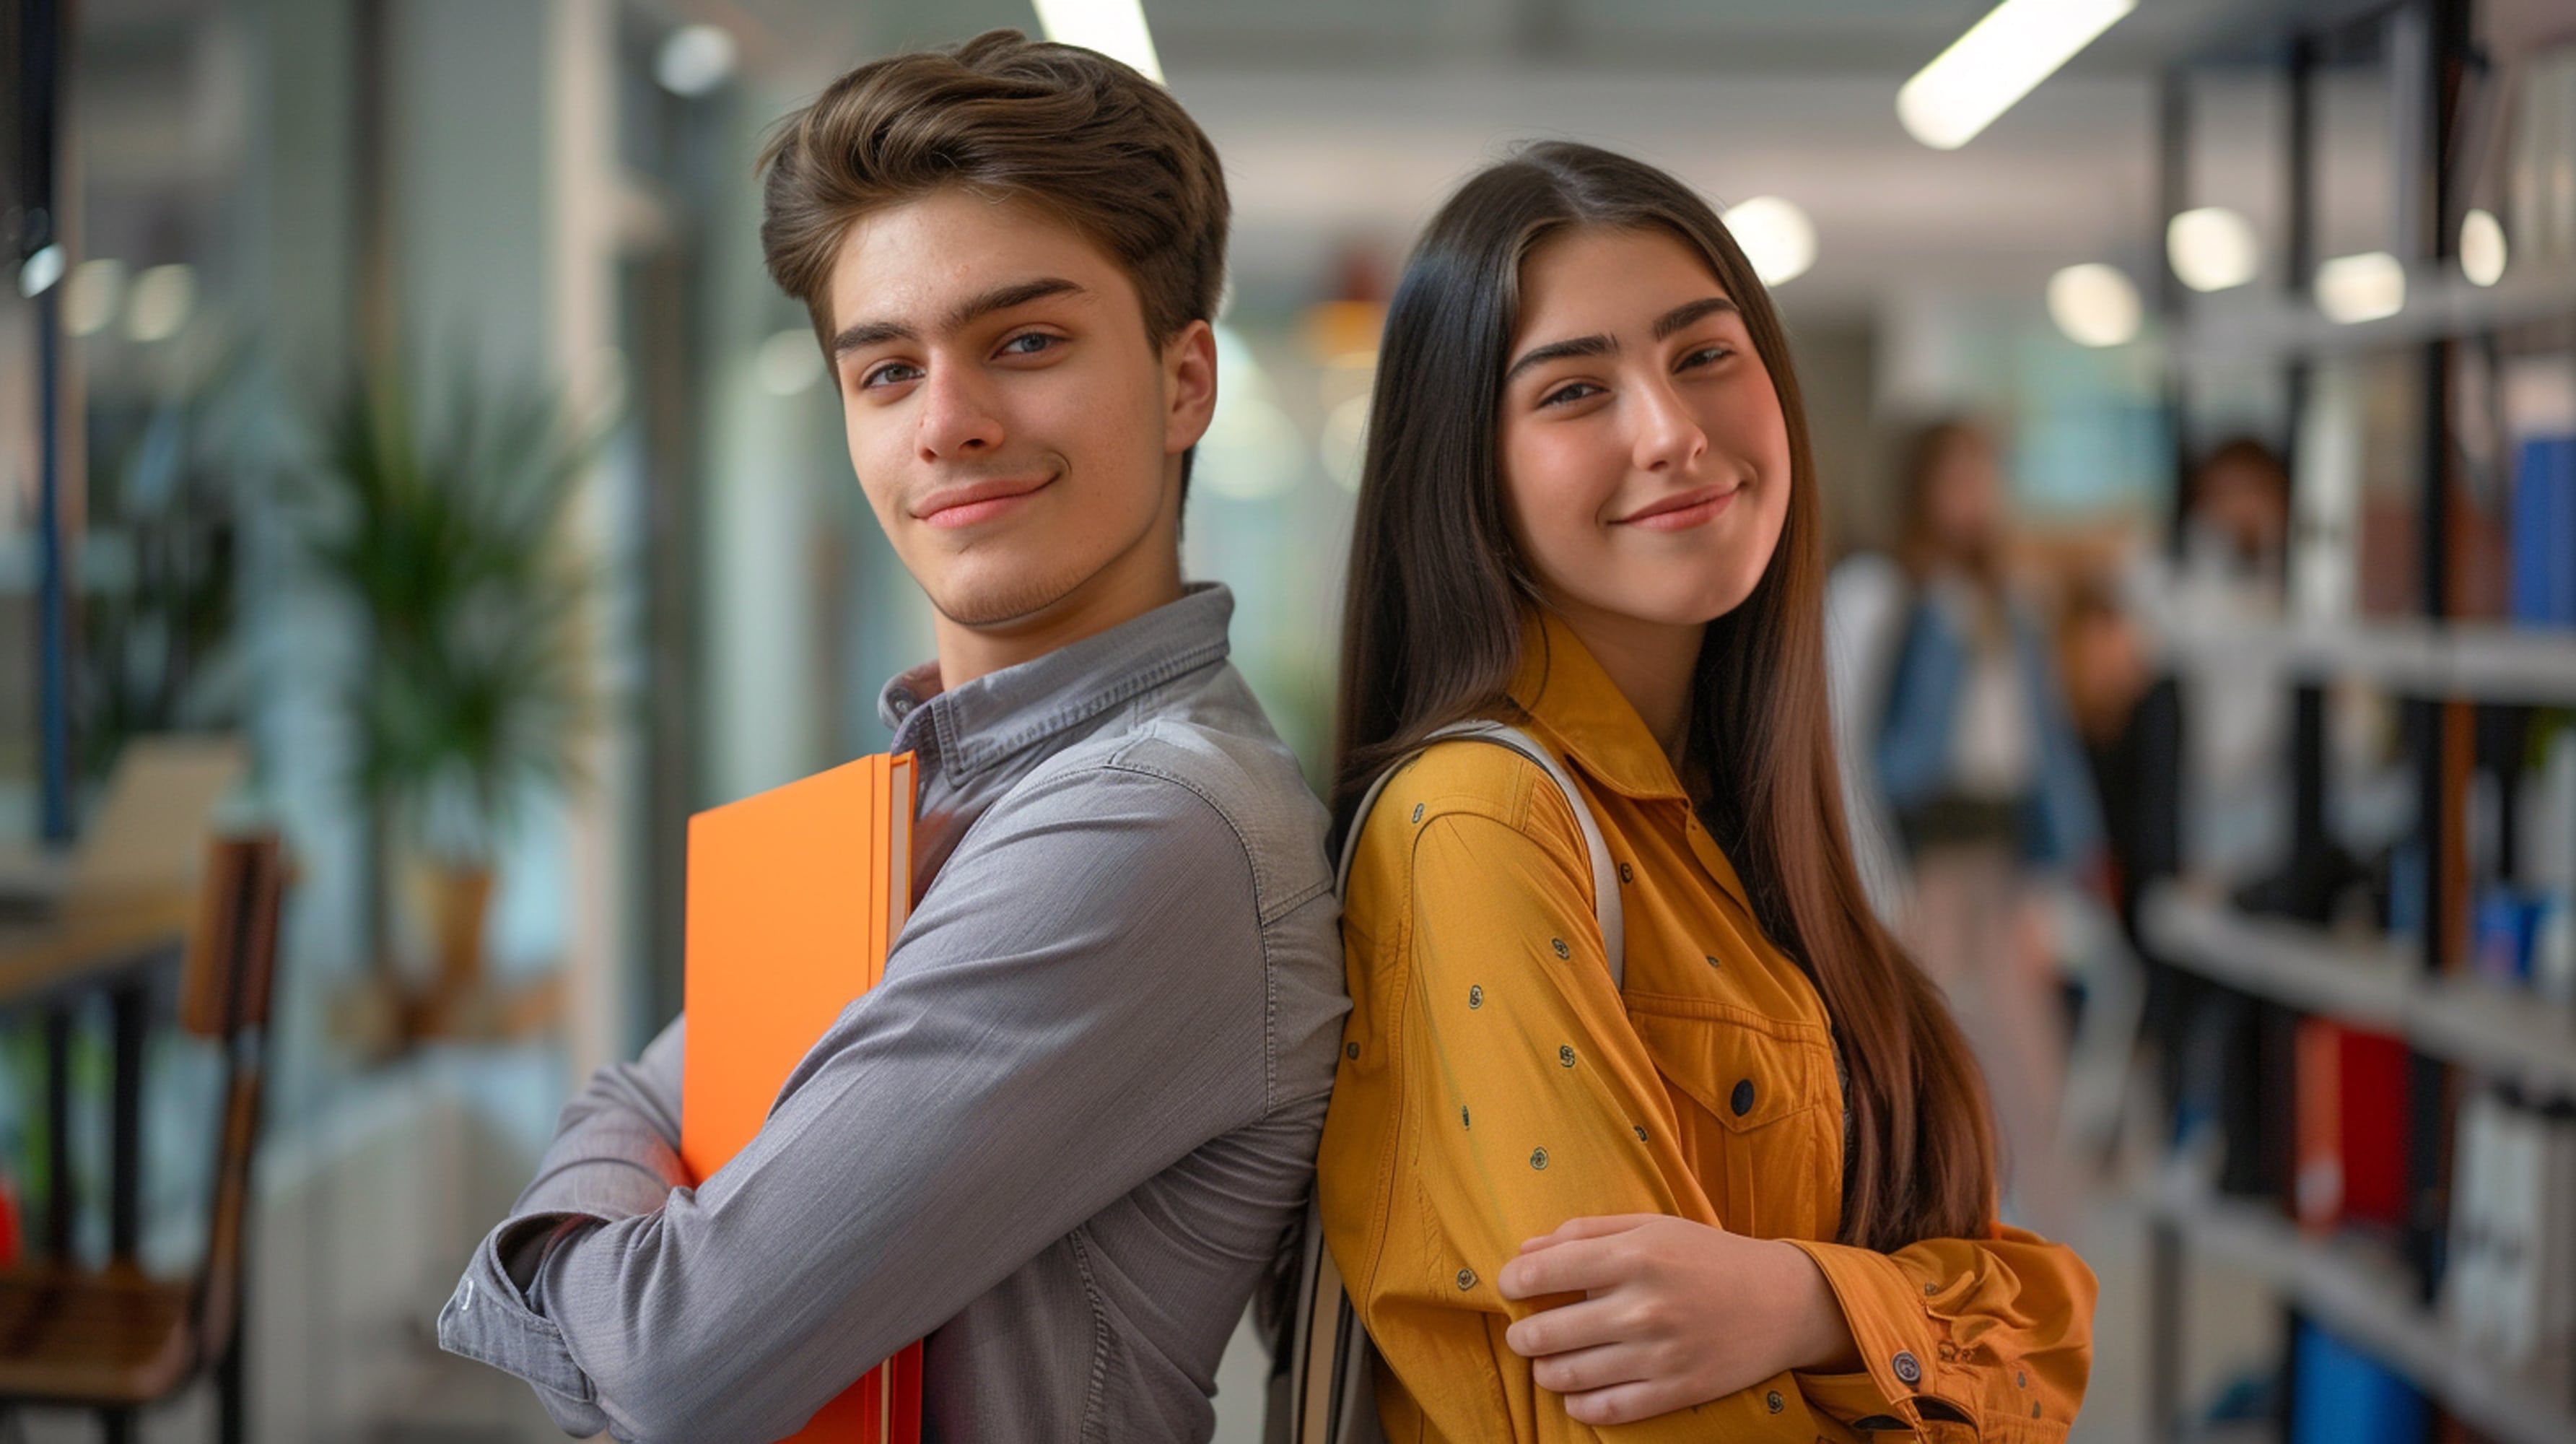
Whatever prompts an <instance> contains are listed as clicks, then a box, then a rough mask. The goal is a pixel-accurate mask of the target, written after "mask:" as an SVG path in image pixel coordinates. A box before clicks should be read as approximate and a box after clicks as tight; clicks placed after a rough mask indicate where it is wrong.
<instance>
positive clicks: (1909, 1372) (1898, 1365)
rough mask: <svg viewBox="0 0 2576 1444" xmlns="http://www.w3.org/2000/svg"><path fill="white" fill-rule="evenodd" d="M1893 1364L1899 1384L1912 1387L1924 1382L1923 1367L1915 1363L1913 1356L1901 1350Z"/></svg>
mask: <svg viewBox="0 0 2576 1444" xmlns="http://www.w3.org/2000/svg"><path fill="white" fill-rule="evenodd" d="M1893 1363H1894V1366H1895V1369H1896V1378H1897V1381H1898V1382H1899V1383H1902V1384H1905V1385H1908V1386H1909V1387H1910V1386H1912V1385H1915V1384H1920V1383H1922V1382H1923V1366H1922V1365H1921V1364H1919V1363H1917V1362H1915V1359H1914V1356H1913V1355H1912V1354H1909V1353H1905V1352H1904V1351H1902V1350H1899V1351H1898V1353H1897V1355H1896V1358H1895V1359H1894V1361H1893Z"/></svg>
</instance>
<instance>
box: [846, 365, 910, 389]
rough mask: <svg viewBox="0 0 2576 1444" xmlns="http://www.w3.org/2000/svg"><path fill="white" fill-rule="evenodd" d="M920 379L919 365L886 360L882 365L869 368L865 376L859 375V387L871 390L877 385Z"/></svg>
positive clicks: (892, 384)
mask: <svg viewBox="0 0 2576 1444" xmlns="http://www.w3.org/2000/svg"><path fill="white" fill-rule="evenodd" d="M920 379H921V368H920V367H918V366H915V365H912V364H910V363H909V362H904V361H888V362H887V363H885V364H884V365H883V366H879V367H876V368H874V369H872V370H870V371H869V372H868V373H867V374H866V375H865V376H862V377H860V378H859V389H861V390H863V391H865V390H873V389H874V388H876V387H879V386H900V385H902V384H903V383H904V382H906V381H918V380H920Z"/></svg>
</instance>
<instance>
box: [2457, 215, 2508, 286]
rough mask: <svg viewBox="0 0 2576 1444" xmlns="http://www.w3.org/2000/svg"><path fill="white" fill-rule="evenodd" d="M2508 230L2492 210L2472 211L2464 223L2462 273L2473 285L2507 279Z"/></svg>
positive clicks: (2464, 218)
mask: <svg viewBox="0 0 2576 1444" xmlns="http://www.w3.org/2000/svg"><path fill="white" fill-rule="evenodd" d="M2504 261H2505V249H2504V227H2503V226H2500V225H2498V224H2496V218H2495V213H2494V212H2492V211H2471V212H2469V213H2468V215H2466V216H2465V217H2462V218H2461V221H2460V274H2461V275H2463V276H2466V277H2468V278H2469V284H2470V285H2472V286H2492V285H2494V284H2495V283H2496V282H2498V281H2501V280H2503V279H2504Z"/></svg>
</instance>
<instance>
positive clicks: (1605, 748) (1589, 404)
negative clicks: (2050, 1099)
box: [1317, 143, 2094, 1444]
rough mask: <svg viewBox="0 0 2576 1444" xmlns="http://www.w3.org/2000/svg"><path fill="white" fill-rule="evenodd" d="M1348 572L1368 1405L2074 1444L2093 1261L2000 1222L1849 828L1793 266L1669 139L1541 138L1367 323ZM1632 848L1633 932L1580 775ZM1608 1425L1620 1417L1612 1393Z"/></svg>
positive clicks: (1396, 1430)
mask: <svg viewBox="0 0 2576 1444" xmlns="http://www.w3.org/2000/svg"><path fill="white" fill-rule="evenodd" d="M1383 357H1384V360H1383V364H1382V365H1381V366H1380V368H1379V371H1378V378H1379V379H1378V383H1377V392H1376V398H1375V403H1374V405H1375V409H1374V412H1373V414H1372V415H1371V418H1370V421H1369V427H1368V433H1367V435H1368V442H1367V454H1366V461H1365V467H1364V473H1363V481H1362V485H1361V493H1360V503H1359V516H1358V520H1357V522H1356V525H1355V528H1354V531H1353V542H1352V556H1351V565H1350V571H1349V577H1350V581H1349V591H1348V600H1347V603H1346V606H1345V609H1344V619H1345V620H1344V628H1345V630H1344V644H1343V656H1342V663H1343V674H1342V678H1343V691H1342V720H1341V735H1340V739H1339V741H1340V745H1339V749H1338V751H1339V756H1338V762H1337V776H1336V783H1335V793H1334V797H1335V812H1336V816H1337V821H1338V823H1339V824H1340V826H1342V827H1343V828H1345V829H1348V828H1350V827H1351V826H1352V818H1353V816H1354V813H1355V810H1356V808H1357V804H1358V801H1359V799H1360V798H1361V797H1362V796H1363V795H1364V794H1366V793H1367V792H1368V791H1369V789H1370V788H1371V786H1372V785H1373V784H1374V783H1375V781H1376V780H1377V779H1378V778H1379V777H1380V776H1381V775H1384V774H1386V773H1387V772H1388V770H1389V769H1390V768H1395V769H1400V770H1397V771H1395V772H1394V773H1393V775H1392V780H1391V782H1390V784H1389V785H1388V787H1387V789H1386V791H1385V792H1384V794H1383V795H1382V796H1381V797H1380V798H1379V800H1378V801H1377V803H1376V804H1375V806H1374V807H1373V808H1372V810H1371V811H1370V812H1369V814H1368V817H1367V819H1366V822H1365V824H1364V825H1362V826H1360V827H1359V828H1358V837H1357V839H1356V841H1355V842H1354V843H1352V844H1351V848H1352V852H1351V861H1350V873H1349V885H1348V892H1347V896H1346V904H1345V907H1346V911H1345V921H1344V939H1345V943H1346V946H1347V951H1348V960H1349V970H1350V972H1349V978H1350V989H1351V994H1352V998H1353V1012H1352V1016H1351V1020H1350V1024H1349V1031H1348V1033H1347V1034H1346V1046H1345V1048H1344V1053H1343V1062H1342V1064H1341V1068H1340V1075H1339V1078H1338V1080H1337V1082H1336V1084H1335V1092H1334V1096H1333V1102H1332V1107H1331V1112H1330V1114H1329V1116H1328V1118H1327V1120H1326V1123H1325V1132H1324V1148H1323V1154H1322V1157H1321V1158H1320V1160H1319V1162H1318V1165H1317V1167H1318V1185H1317V1186H1318V1191H1319V1198H1320V1202H1321V1207H1322V1213H1323V1220H1324V1228H1325V1235H1326V1238H1327V1240H1328V1242H1329V1244H1330V1246H1331V1248H1332V1251H1333V1255H1334V1257H1335V1259H1336V1260H1337V1261H1338V1262H1339V1263H1340V1265H1341V1268H1342V1273H1343V1276H1344V1278H1345V1280H1346V1281H1347V1285H1348V1289H1349V1293H1350V1296H1351V1299H1352V1301H1353V1303H1354V1305H1355V1306H1356V1308H1357V1309H1358V1312H1359V1314H1360V1317H1361V1320H1362V1322H1363V1323H1364V1324H1365V1326H1366V1328H1367V1330H1368V1332H1369V1335H1370V1337H1371V1338H1372V1339H1373V1340H1374V1341H1375V1343H1376V1345H1377V1347H1378V1350H1379V1352H1380V1354H1381V1356H1382V1358H1383V1362H1384V1367H1383V1368H1382V1369H1381V1370H1379V1371H1378V1373H1377V1375H1376V1379H1377V1382H1378V1385H1379V1387H1380V1390H1381V1392H1380V1394H1379V1399H1378V1402H1379V1408H1380V1415H1381V1418H1382V1421H1383V1422H1384V1424H1385V1425H1386V1429H1387V1433H1388V1436H1389V1437H1390V1438H1400V1439H1416V1438H1431V1439H1456V1440H1480V1441H1481V1440H1522V1441H1542V1440H1544V1441H1560V1440H1564V1441H1571V1440H1588V1439H1593V1438H1596V1437H1601V1438H1610V1437H1615V1438H1619V1439H1635V1440H1648V1439H1672V1440H1705V1439H1755V1438H1759V1439H1780V1440H1792V1439H1794V1440H1796V1441H1799V1444H1807V1441H1811V1440H1818V1439H1829V1440H1836V1441H1844V1440H1852V1439H1855V1438H1857V1437H1858V1436H1859V1435H1862V1434H1872V1433H1875V1432H1876V1431H1881V1430H1887V1431H1899V1430H1902V1431H1913V1430H1917V1429H1927V1428H1931V1427H1935V1426H1936V1421H1948V1422H1949V1423H1951V1424H1953V1425H1956V1426H1958V1427H1960V1428H1961V1429H1962V1430H1963V1431H1965V1432H1968V1433H1973V1434H1975V1435H1977V1436H1978V1437H1983V1438H2031V1439H2042V1438H2047V1439H2056V1438H2062V1437H2064V1433H2065V1430H2066V1428H2067V1426H2068V1424H2069V1423H2070V1422H2071V1421H2072V1419H2073V1418H2074V1415H2075V1412H2076V1409H2077V1407H2078V1405H2079V1404H2080V1403H2081V1401H2082V1398H2083V1392H2084V1386H2085V1381H2086V1378H2087V1375H2088V1373H2089V1370H2090V1365H2091V1359H2092V1308H2093V1298H2094V1281H2093V1277H2092V1274H2091V1272H2090V1271H2089V1270H2088V1269H2087V1268H2086V1267H2085V1266H2084V1263H2083V1262H2082V1260H2080V1259H2079V1258H2077V1257H2076V1256H2075V1254H2074V1252H2073V1251H2072V1250H2071V1249H2069V1248H2067V1247H2065V1246H2063V1245H2061V1244H2055V1243H2051V1242H2048V1241H2046V1240H2044V1239H2042V1238H2040V1237H2038V1236H2036V1235H2034V1234H2031V1233H2027V1232H2023V1231H2020V1230H2016V1229H2010V1228H2006V1227H2004V1226H2002V1225H2001V1224H1999V1223H1998V1222H1997V1221H1996V1218H1995V1211H1994V1210H1995V1191H1996V1185H1995V1168H1994V1152H1993V1136H1992V1128H1991V1124H1990V1123H1989V1121H1988V1117H1987V1103H1986V1098H1985V1092H1984V1088H1983V1086H1982V1085H1981V1083H1980V1081H1979V1079H1978V1075H1977V1069H1976V1064H1975V1062H1974V1060H1973V1058H1972V1057H1971V1056H1970V1053H1969V1050H1968V1047H1967V1044H1966V1043H1965V1042H1964V1041H1963V1040H1962V1038H1961V1036H1960V1033H1959V1030H1958V1029H1957V1027H1956V1025H1955V1024H1954V1023H1953V1022H1952V1021H1951V1019H1950V1016H1949V1014H1948V1011H1947V1010H1946V1009H1945V1008H1944V1007H1943V1006H1942V1003H1941V998H1940V994H1939V992H1938V991H1937V990H1936V989H1935V988H1934V986H1933V985H1932V983H1931V982H1930V980H1929V979H1927V978H1926V977H1925V976H1924V975H1923V973H1922V972H1921V970H1920V969H1918V968H1917V967H1916V966H1915V965H1914V963H1913V962H1912V961H1911V960H1909V959H1908V958H1907V957H1906V956H1905V954H1904V952H1903V951H1902V950H1901V949H1900V948H1899V947H1898V946H1897V944H1896V942H1895V940H1894V939H1893V938H1892V937H1891V936H1890V935H1889V934H1888V933H1887V931H1886V930H1885V929H1884V928H1883V927H1882V926H1881V925H1880V924H1879V922H1878V921H1877V917H1876V915H1875V913H1874V912H1873V911H1872V909H1871V907H1870V904H1869V901H1868V899H1867V897H1866V896H1865V895H1864V893H1863V891H1862V887H1861V883H1860V879H1859V877H1858V876H1857V874H1856V872H1855V869H1854V864H1853V859H1852V855H1851V850H1850V847H1849V845H1848V844H1847V842H1846V840H1845V836H1844V832H1843V827H1842V823H1841V809H1842V789H1841V786H1840V782H1839V779H1838V776H1837V766H1836V763H1835V759H1834V749H1833V737H1832V732H1831V729H1830V726H1829V723H1828V719H1827V715H1826V712H1827V704H1826V677H1825V659H1824V645H1823V637H1822V629H1823V616H1822V611H1823V608H1822V592H1823V584H1824V576H1823V572H1824V566H1823V560H1822V557H1821V555H1820V538H1819V535H1818V532H1819V528H1820V525H1821V515H1822V513H1821V508H1820V504H1819V498H1818V495H1817V489H1818V487H1819V485H1820V482H1819V479H1818V478H1817V477H1816V475H1815V474H1814V470H1813V462H1812V459H1811V453H1810V452H1809V450H1808V447H1807V440H1806V420H1805V415H1804V412H1803V410H1802V408H1801V404H1800V401H1799V396H1798V388H1797V383H1796V379H1795V376H1794V374H1793V371H1792V368H1791V364H1790V356H1789V352H1788V349H1787V343H1786V340H1785V337H1784V334H1783V332H1782V329H1781V326H1780V322H1779V318H1778V316H1777V313H1776V312H1775V311H1774V310H1773V307H1772V303H1771V300H1770V297H1769V294H1768V293H1767V292H1766V291H1765V290H1764V289H1763V287H1762V285H1761V283H1760V282H1759V281H1758V280H1757V279H1756V278H1755V275H1754V272H1753V270H1752V268H1751V266H1750V265H1748V264H1747V263H1746V261H1745V259H1744V257H1743V254H1742V252H1741V251H1739V250H1738V249H1737V247H1736V245H1735V242H1734V241H1733V239H1732V238H1731V237H1730V236H1729V235H1728V234H1727V232H1726V229H1725V227H1724V225H1723V224H1722V223H1721V222H1720V221H1719V219H1718V217H1717V216H1716V214H1715V213H1714V212H1713V211H1711V210H1710V208H1709V206H1708V205H1707V203H1706V202H1705V201H1703V200H1702V199H1701V198H1700V197H1698V196H1697V195H1695V194H1693V193H1692V192H1691V191H1690V190H1689V189H1688V188H1687V187H1685V186H1683V185H1682V184H1681V183H1680V182H1678V181H1676V180H1674V179H1673V178H1672V177H1670V176H1669V175H1666V174H1665V173H1663V172H1661V171H1658V170H1656V169H1654V168H1653V167H1650V166H1647V165H1644V164H1642V163H1640V162H1637V161H1633V160H1629V159H1627V158H1625V157H1622V156H1618V155H1614V154H1611V153H1609V152H1606V151H1602V150H1598V149H1594V148H1592V147H1589V146H1583V145H1574V144H1568V143H1547V144H1538V145H1533V146H1530V147H1528V148H1527V149H1525V150H1523V151H1521V152H1520V153H1518V154H1517V155H1516V156H1515V157H1514V158H1512V159H1510V160H1507V161H1504V162H1502V163H1501V164H1499V165H1496V166H1494V167H1492V168H1490V169H1488V170H1486V171H1484V172H1483V173H1481V174H1479V175H1478V176H1476V177H1474V178H1473V179H1471V180H1469V181H1468V182H1467V184H1466V185H1465V186H1464V187H1462V188H1461V189H1460V190H1459V192H1458V193H1457V194H1456V195H1455V196H1453V197H1451V199H1450V200H1449V202H1448V203H1447V204H1446V205H1445V206H1444V207H1443V208H1442V209H1441V211H1440V213H1439V215H1438V216H1437V217H1435V218H1434V219H1433V221H1432V223H1431V227H1430V229H1429V231H1428V232H1427V233H1426V235H1425V236H1424V238H1423V240H1422V241H1421V243H1420V245H1419V246H1418V247H1417V248H1416V250H1415V252H1414V255H1413V258H1412V261H1411V263H1410V265H1409V267H1408V269H1407V271H1406V274H1405V277H1404V280H1403V283H1402V285H1401V286H1400V288H1399V289H1398V291H1397V293H1396V297H1395V301H1394V304H1393V307H1392V308H1391V310H1390V311H1389V314H1388V318H1387V326H1386V333H1385V339H1384V350H1383ZM1472 718H1488V719H1493V720H1497V721H1503V722H1506V723H1509V724H1511V725H1514V726H1518V727H1522V728H1526V729H1527V730H1528V732H1529V734H1530V735H1531V736H1532V737H1533V738H1534V739H1535V740H1536V741H1537V742H1538V744H1539V745H1541V746H1543V747H1545V748H1546V749H1547V750H1548V751H1549V752H1550V753H1552V754H1554V756H1555V758H1556V760H1557V761H1558V762H1559V763H1560V764H1561V766H1562V767H1563V768H1564V770H1565V771H1566V773H1567V774H1568V775H1569V777H1570V778H1571V784H1572V786H1573V788H1574V789H1575V791H1576V793H1577V797H1576V799H1575V803H1574V806H1580V807H1581V808H1583V809H1584V810H1586V811H1588V812H1589V814H1590V815H1591V816H1592V817H1593V818H1594V819H1595V820H1596V821H1597V823H1598V826H1599V828H1600V830H1601V832H1602V833H1603V834H1604V838H1605V841H1606V843H1607V847H1608V851H1609V854H1610V856H1611V857H1612V858H1614V859H1616V881H1615V882H1613V883H1610V884H1609V885H1610V886H1614V887H1616V888H1617V889H1618V895H1617V903H1618V907H1619V910H1620V912H1621V914H1622V918H1623V928H1622V930H1621V931H1622V933H1623V935H1624V941H1623V944H1622V945H1621V946H1620V948H1619V953H1618V956H1619V958H1620V959H1621V961H1622V964H1623V967H1624V980H1623V981H1614V980H1613V977H1612V974H1611V971H1610V963H1611V956H1610V948H1609V944H1608V942H1607V940H1606V938H1605V932H1606V931H1607V930H1606V929H1605V927H1604V926H1602V925H1601V923H1600V920H1599V919H1598V918H1597V917H1596V911H1595V908H1596V899H1595V897H1594V895H1593V893H1594V888H1595V872H1594V870H1593V867H1592V864H1591V861H1590V849H1589V847H1588V845H1587V843H1586V841H1585V839H1584V836H1583V833H1582V832H1581V831H1580V824H1579V823H1578V820H1577V816H1576V813H1575V811H1574V806H1570V805H1569V802H1568V795H1567V793H1565V792H1563V791H1560V790H1559V788H1558V786H1557V785H1556V784H1555V782H1553V781H1552V780H1551V778H1550V776H1549V774H1548V773H1547V772H1546V771H1544V770H1543V769H1542V768H1541V767H1540V766H1539V765H1538V764H1537V763H1536V762H1535V761H1533V760H1532V759H1530V758H1529V757H1527V756H1524V755H1522V754H1520V753H1518V752H1515V751H1512V750H1509V749H1506V748H1504V747H1498V746H1493V745H1490V744H1481V743H1475V742H1468V741H1449V742H1441V743H1432V744H1429V745H1426V743H1427V741H1428V739H1429V738H1430V735H1431V734H1432V733H1433V732H1435V731H1437V730H1438V729H1439V728H1441V727H1443V726H1445V725H1448V724H1450V723H1455V722H1459V721H1463V720H1468V719H1472ZM1614 1425H1616V1426H1621V1427H1618V1428H1615V1429H1613V1428H1612V1427H1611V1426H1614Z"/></svg>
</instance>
